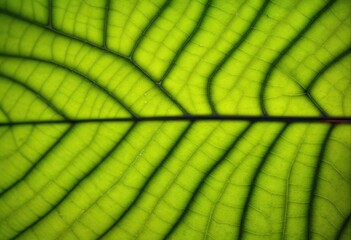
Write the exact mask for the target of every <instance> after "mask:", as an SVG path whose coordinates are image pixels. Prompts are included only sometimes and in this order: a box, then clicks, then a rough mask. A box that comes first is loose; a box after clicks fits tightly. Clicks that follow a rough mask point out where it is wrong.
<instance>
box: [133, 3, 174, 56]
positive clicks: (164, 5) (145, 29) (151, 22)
mask: <svg viewBox="0 0 351 240" xmlns="http://www.w3.org/2000/svg"><path fill="white" fill-rule="evenodd" d="M171 1H172V0H167V1H165V2H164V4H163V5H162V6H161V8H160V9H159V10H158V11H157V12H156V14H155V16H153V18H152V19H151V20H150V21H149V23H148V24H147V25H146V27H145V28H144V29H143V31H142V32H141V34H140V35H139V37H138V38H137V40H136V41H135V44H134V46H133V48H132V50H131V51H130V54H129V58H130V59H132V60H134V54H135V51H136V50H137V48H138V47H139V45H140V43H141V41H142V40H143V39H144V37H145V36H146V34H147V32H148V31H149V30H150V29H151V26H152V25H153V24H154V23H155V22H156V21H157V19H158V18H159V17H160V16H161V15H162V14H163V12H164V11H165V10H166V8H167V7H168V6H169V3H170V2H171Z"/></svg>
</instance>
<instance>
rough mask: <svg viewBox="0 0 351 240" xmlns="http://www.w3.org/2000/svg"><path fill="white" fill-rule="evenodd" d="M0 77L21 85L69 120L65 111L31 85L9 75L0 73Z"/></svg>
mask: <svg viewBox="0 0 351 240" xmlns="http://www.w3.org/2000/svg"><path fill="white" fill-rule="evenodd" d="M0 77H3V78H4V79H7V80H8V81H10V82H12V83H15V84H17V85H19V86H21V87H23V88H24V89H27V90H28V91H30V92H31V93H32V94H34V95H35V96H36V97H38V98H39V99H40V100H41V101H42V102H43V103H45V104H46V105H47V106H48V107H50V108H51V109H52V110H53V111H54V112H56V113H57V114H58V115H59V116H60V117H62V118H64V119H65V120H67V121H69V119H70V118H69V117H68V116H66V114H65V113H63V112H62V111H61V110H60V109H58V108H57V107H56V106H55V105H53V104H52V103H51V102H50V101H49V100H48V99H47V98H46V97H44V96H43V95H42V94H41V93H40V92H38V91H36V90H35V89H33V88H32V87H30V86H28V85H26V84H24V83H22V82H20V81H18V80H16V79H14V78H12V77H9V76H6V75H4V74H2V73H0Z"/></svg>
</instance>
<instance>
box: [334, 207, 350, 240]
mask: <svg viewBox="0 0 351 240" xmlns="http://www.w3.org/2000/svg"><path fill="white" fill-rule="evenodd" d="M349 223H351V213H349V215H348V216H347V217H346V218H345V220H344V222H343V223H342V225H341V227H340V229H339V231H338V233H337V235H336V237H335V240H339V239H341V237H342V235H343V233H344V232H345V231H346V228H347V225H348V224H349Z"/></svg>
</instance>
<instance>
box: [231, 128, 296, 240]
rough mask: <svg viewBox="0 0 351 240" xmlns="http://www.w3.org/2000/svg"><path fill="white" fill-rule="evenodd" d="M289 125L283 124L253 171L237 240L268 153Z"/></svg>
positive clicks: (239, 237)
mask: <svg viewBox="0 0 351 240" xmlns="http://www.w3.org/2000/svg"><path fill="white" fill-rule="evenodd" d="M288 126H289V124H288V123H287V124H285V125H284V127H283V128H282V129H281V130H280V131H279V133H278V134H277V136H276V137H275V138H274V140H273V142H272V143H271V144H270V145H269V147H268V149H267V151H266V153H265V155H264V156H263V157H262V160H261V162H260V163H259V165H258V167H257V168H256V170H255V173H254V176H253V178H252V181H251V184H250V187H249V192H248V194H247V197H246V200H245V205H244V208H243V211H242V215H241V219H240V226H239V234H238V239H243V236H244V232H245V226H246V223H247V221H248V219H247V215H248V213H249V207H250V203H251V200H252V197H253V193H254V191H255V190H256V187H255V186H256V182H257V180H258V178H259V175H260V173H261V170H262V169H263V167H264V166H265V164H266V163H267V162H268V161H267V160H268V158H269V155H270V153H271V152H272V150H273V149H274V147H275V146H276V144H277V143H278V141H279V138H280V137H281V136H282V135H283V133H284V131H285V130H286V129H287V128H288Z"/></svg>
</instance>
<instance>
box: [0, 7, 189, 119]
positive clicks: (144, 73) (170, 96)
mask: <svg viewBox="0 0 351 240" xmlns="http://www.w3.org/2000/svg"><path fill="white" fill-rule="evenodd" d="M0 13H2V14H5V15H7V16H10V17H13V18H16V19H18V20H20V21H23V22H25V23H27V24H28V23H30V24H32V25H35V26H37V27H40V28H44V29H46V30H48V31H50V32H53V33H55V34H58V35H60V36H63V37H67V38H70V39H73V40H76V41H78V42H80V43H82V44H83V45H84V44H85V45H88V46H90V47H92V48H96V49H99V50H101V51H102V52H105V53H108V54H111V55H113V56H114V57H117V58H119V59H121V60H122V61H124V62H126V63H127V64H130V65H132V66H133V67H134V68H135V69H136V70H137V71H138V72H139V73H141V74H142V75H143V76H144V77H145V78H146V79H148V81H150V82H151V83H152V84H153V85H154V86H155V87H156V88H158V89H160V91H161V92H162V93H163V94H165V95H166V96H167V97H168V98H169V99H170V100H171V101H172V102H173V103H174V104H175V105H176V106H177V107H178V108H179V110H181V111H182V112H183V114H184V115H187V114H188V112H187V111H186V109H185V108H184V107H183V106H182V105H181V104H180V103H179V102H178V100H177V99H175V98H174V97H173V96H172V95H171V94H170V93H169V91H168V90H167V89H165V88H164V87H162V86H160V85H159V84H158V83H157V81H156V80H155V79H153V78H152V77H151V75H150V74H148V73H147V72H146V71H145V70H143V69H142V68H141V67H140V66H139V65H138V64H137V63H136V62H134V61H133V60H132V59H130V58H128V57H126V56H123V55H121V54H119V53H117V52H113V51H110V50H109V49H107V48H104V47H102V46H99V45H96V44H94V43H91V42H89V41H87V40H84V39H81V38H79V37H76V36H74V35H72V34H68V33H65V32H62V31H59V30H57V29H55V28H54V27H51V28H49V27H48V26H47V25H43V24H41V23H37V22H34V21H32V20H31V19H28V18H25V17H23V16H19V15H16V14H14V13H11V12H9V11H7V10H4V9H0Z"/></svg>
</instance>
